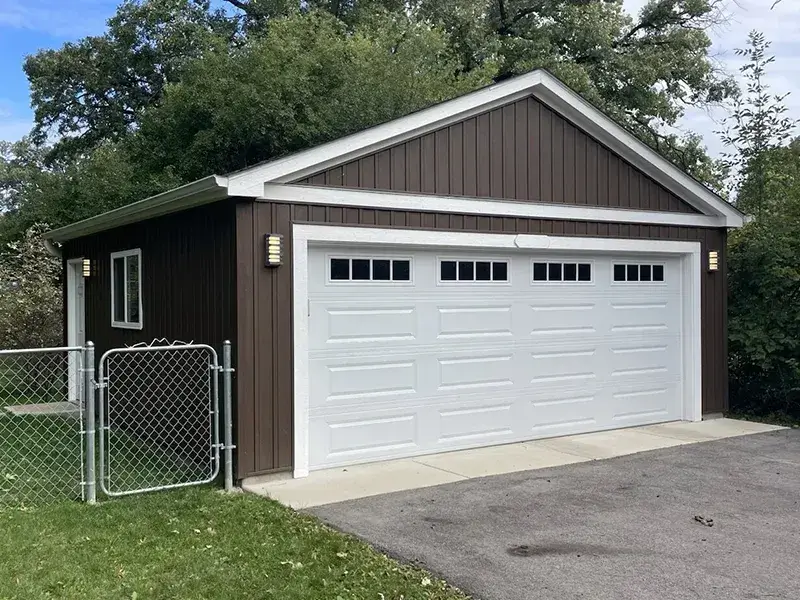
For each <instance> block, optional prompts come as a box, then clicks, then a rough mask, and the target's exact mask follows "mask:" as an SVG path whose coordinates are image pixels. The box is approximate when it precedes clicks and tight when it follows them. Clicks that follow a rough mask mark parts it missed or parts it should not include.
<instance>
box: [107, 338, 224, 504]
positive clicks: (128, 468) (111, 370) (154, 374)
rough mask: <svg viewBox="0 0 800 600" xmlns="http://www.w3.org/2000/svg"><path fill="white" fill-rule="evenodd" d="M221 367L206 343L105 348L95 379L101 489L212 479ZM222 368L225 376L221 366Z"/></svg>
mask: <svg viewBox="0 0 800 600" xmlns="http://www.w3.org/2000/svg"><path fill="white" fill-rule="evenodd" d="M226 351H227V346H226ZM226 355H227V354H226ZM226 367H227V365H226ZM222 371H223V369H222V368H221V367H220V366H219V362H218V360H217V353H216V351H215V350H214V349H213V348H212V347H211V346H208V345H205V344H175V345H169V346H134V347H131V348H116V349H113V350H109V351H108V352H106V353H105V354H103V356H102V357H101V359H100V365H99V369H98V380H97V387H98V390H99V394H98V399H99V404H98V406H99V424H100V429H99V436H100V444H99V455H98V456H99V465H98V466H99V471H98V479H99V484H100V489H101V490H102V492H103V493H105V494H106V495H108V496H125V495H129V494H137V493H142V492H148V491H155V490H164V489H170V488H177V487H184V486H190V485H199V484H203V483H209V482H211V481H213V480H214V479H216V477H217V475H218V474H219V472H220V449H221V444H220V441H219V417H220V411H219V373H220V372H222ZM225 375H226V381H227V377H229V372H228V370H227V368H226V373H225ZM226 421H227V417H226ZM226 429H227V427H226ZM226 437H227V436H226ZM229 446H231V444H229V443H228V444H226V448H225V449H226V453H227V452H230V448H229ZM226 466H227V465H226Z"/></svg>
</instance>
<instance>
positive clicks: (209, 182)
mask: <svg viewBox="0 0 800 600" xmlns="http://www.w3.org/2000/svg"><path fill="white" fill-rule="evenodd" d="M228 195H229V194H228V180H227V178H226V177H220V176H219V175H209V176H208V177H204V178H203V179H198V180H197V181H193V182H191V183H187V184H186V185H182V186H180V187H177V188H174V189H172V190H169V191H166V192H163V193H161V194H157V195H155V196H151V197H149V198H145V199H144V200H139V201H138V202H134V203H133V204H128V205H126V206H122V207H120V208H117V209H114V210H110V211H108V212H105V213H102V214H100V215H97V216H94V217H90V218H88V219H84V220H83V221H78V222H77V223H72V224H71V225H66V226H65V227H60V228H58V229H54V230H52V231H49V232H47V233H46V234H44V236H42V237H43V239H44V240H45V241H48V242H59V243H60V242H66V241H69V240H72V239H75V238H79V237H82V236H85V235H91V234H93V233H98V232H100V231H105V230H107V229H113V228H114V227H120V226H122V225H129V224H131V223H137V222H139V221H144V220H146V219H152V218H154V217H160V216H162V215H167V214H170V213H174V212H178V211H181V210H185V209H187V208H192V207H194V206H200V205H202V204H208V203H209V202H214V201H216V200H221V199H223V198H227V197H228Z"/></svg>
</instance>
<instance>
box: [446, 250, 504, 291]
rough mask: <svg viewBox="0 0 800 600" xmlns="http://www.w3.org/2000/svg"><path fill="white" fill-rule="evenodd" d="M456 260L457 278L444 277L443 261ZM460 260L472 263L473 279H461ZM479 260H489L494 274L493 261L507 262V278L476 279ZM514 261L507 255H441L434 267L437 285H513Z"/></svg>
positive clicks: (490, 273)
mask: <svg viewBox="0 0 800 600" xmlns="http://www.w3.org/2000/svg"><path fill="white" fill-rule="evenodd" d="M448 261H449V262H455V263H456V278H455V279H442V263H443V262H448ZM460 262H471V263H472V275H473V279H459V278H458V275H459V267H458V263H460ZM479 262H488V263H489V264H490V265H491V266H490V268H489V275H490V276H493V275H494V265H493V263H505V265H506V278H505V279H480V280H479V279H474V277H476V276H477V267H476V266H475V265H476V263H479ZM511 265H512V261H511V259H510V258H506V257H502V258H501V257H497V256H495V257H485V256H478V257H474V256H451V255H440V256H437V257H436V263H435V265H434V268H435V269H436V285H442V286H464V285H469V284H472V285H489V286H492V287H496V286H498V285H511V271H512V268H511Z"/></svg>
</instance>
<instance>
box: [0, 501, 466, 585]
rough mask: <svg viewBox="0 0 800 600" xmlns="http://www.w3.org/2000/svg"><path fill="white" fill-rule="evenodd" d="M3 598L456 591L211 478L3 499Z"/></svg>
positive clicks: (312, 521)
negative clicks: (100, 493)
mask: <svg viewBox="0 0 800 600" xmlns="http://www.w3.org/2000/svg"><path fill="white" fill-rule="evenodd" d="M0 532H2V543H0V600H11V599H15V600H16V599H20V600H22V599H24V600H33V599H37V598H70V599H71V598H81V599H87V600H93V599H100V598H102V599H104V600H105V599H115V598H120V599H123V598H124V599H127V600H133V599H136V600H141V599H145V598H158V599H161V598H163V599H167V598H170V599H172V598H187V599H189V598H191V599H198V600H199V599H204V598H208V599H220V600H222V599H237V600H238V599H248V600H249V599H268V598H276V599H280V600H293V599H298V600H299V599H304V600H306V599H309V600H311V599H321V600H322V599H325V600H327V599H330V600H351V599H362V598H363V599H371V600H399V599H401V598H403V599H406V600H410V599H422V598H428V599H431V600H464V599H465V598H466V596H464V595H463V594H461V593H460V592H459V591H457V590H454V589H452V588H450V587H448V586H447V585H446V584H445V583H443V582H442V581H439V580H437V579H436V578H434V577H433V576H431V575H429V574H428V573H425V572H424V571H421V570H419V569H417V568H413V567H410V566H405V565H401V564H399V563H397V562H395V561H394V560H392V559H390V558H387V557H386V556H384V555H382V554H380V553H378V552H376V551H374V550H372V549H371V548H370V547H369V546H367V545H365V544H363V543H361V542H359V541H357V540H355V539H353V538H351V537H349V536H346V535H343V534H341V533H338V532H335V531H333V530H331V529H329V528H327V527H325V526H324V525H322V524H321V523H320V522H319V521H318V520H316V519H314V518H313V517H310V516H305V515H300V514H298V513H295V512H294V511H292V510H290V509H287V508H285V507H283V506H281V505H279V504H277V503H275V502H271V501H269V500H265V499H264V498H260V497H256V496H250V495H244V494H230V495H229V494H222V493H221V492H219V491H218V490H216V489H214V488H210V487H202V488H191V489H185V490H178V491H172V492H160V493H154V494H149V495H143V496H136V497H129V498H124V499H119V500H110V501H104V502H102V503H100V504H98V505H96V506H89V505H86V504H80V503H69V502H67V503H62V504H59V505H53V506H49V507H43V508H36V509H31V510H28V511H19V510H0Z"/></svg>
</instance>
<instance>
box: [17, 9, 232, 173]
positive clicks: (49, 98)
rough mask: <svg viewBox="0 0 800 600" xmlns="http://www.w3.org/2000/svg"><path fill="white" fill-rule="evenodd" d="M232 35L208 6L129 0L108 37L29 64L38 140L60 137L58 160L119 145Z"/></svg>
mask: <svg viewBox="0 0 800 600" xmlns="http://www.w3.org/2000/svg"><path fill="white" fill-rule="evenodd" d="M233 34H234V29H233V24H232V23H230V22H229V21H228V20H227V19H226V18H225V17H224V15H223V14H222V13H221V12H220V11H210V9H209V2H208V0H146V1H144V2H136V1H135V0H125V1H124V2H123V3H122V4H121V5H120V7H119V8H118V10H117V13H116V14H115V15H114V16H113V17H112V18H111V19H110V20H109V21H108V31H107V32H106V33H105V34H103V35H101V36H91V37H86V38H83V39H81V40H79V41H78V42H74V43H73V42H69V43H66V44H64V46H63V47H62V48H61V49H59V50H42V51H40V52H38V53H37V54H35V55H33V56H30V57H28V58H27V59H26V61H25V65H24V69H25V73H26V75H27V76H28V79H29V81H30V85H31V103H32V104H33V106H34V109H35V114H34V119H35V126H34V130H33V138H34V140H35V141H37V142H38V143H44V142H45V141H46V140H47V139H49V138H51V137H52V136H53V135H57V136H58V137H59V140H58V141H57V142H56V144H55V145H54V147H53V148H52V151H53V154H54V155H58V156H62V157H64V156H65V157H74V156H79V155H80V154H82V153H85V152H88V151H91V150H93V149H94V148H95V147H97V146H98V145H99V144H102V143H107V142H110V141H116V140H119V139H121V138H122V137H124V136H125V135H126V134H127V133H129V132H130V131H131V130H132V129H133V128H134V127H135V126H136V124H137V123H138V120H139V118H140V116H141V114H142V111H143V110H144V109H146V108H147V107H150V106H153V105H157V104H158V103H159V102H160V100H161V98H162V96H163V93H164V90H165V88H166V86H167V85H168V84H170V83H171V82H173V81H178V80H179V79H180V76H181V73H183V71H184V70H185V69H186V67H187V66H188V65H189V64H191V62H192V61H193V60H195V59H197V58H199V57H202V56H203V55H204V54H205V53H206V52H208V51H209V50H210V49H211V48H213V47H214V46H215V45H217V44H220V43H225V40H227V39H230V37H231V36H232V35H233Z"/></svg>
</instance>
